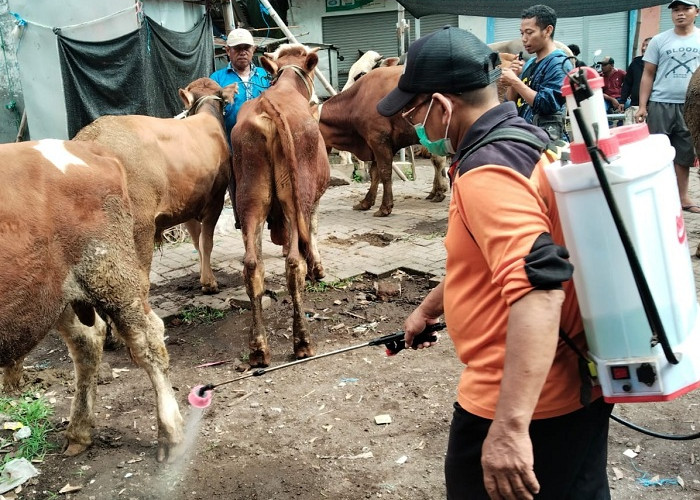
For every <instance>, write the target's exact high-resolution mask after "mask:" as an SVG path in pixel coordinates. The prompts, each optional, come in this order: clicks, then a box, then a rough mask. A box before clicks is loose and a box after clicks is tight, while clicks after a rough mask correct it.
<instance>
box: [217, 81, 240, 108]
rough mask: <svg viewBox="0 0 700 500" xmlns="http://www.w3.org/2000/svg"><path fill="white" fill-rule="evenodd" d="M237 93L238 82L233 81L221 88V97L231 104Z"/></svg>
mask: <svg viewBox="0 0 700 500" xmlns="http://www.w3.org/2000/svg"><path fill="white" fill-rule="evenodd" d="M237 93H238V84H237V83H232V84H230V85H226V86H225V87H224V88H223V89H221V98H222V99H223V100H224V102H226V103H229V104H230V103H232V102H233V97H234V96H235V95H236V94H237Z"/></svg>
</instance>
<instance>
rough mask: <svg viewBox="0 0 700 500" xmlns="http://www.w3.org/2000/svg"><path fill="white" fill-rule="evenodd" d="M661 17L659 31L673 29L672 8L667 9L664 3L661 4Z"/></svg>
mask: <svg viewBox="0 0 700 500" xmlns="http://www.w3.org/2000/svg"><path fill="white" fill-rule="evenodd" d="M661 7H662V8H661V19H660V20H659V33H661V32H662V31H668V30H672V29H673V19H672V18H671V9H667V8H666V7H665V6H664V5H662V6H661Z"/></svg>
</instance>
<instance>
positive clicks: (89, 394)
mask: <svg viewBox="0 0 700 500" xmlns="http://www.w3.org/2000/svg"><path fill="white" fill-rule="evenodd" d="M93 314H94V316H95V322H94V326H86V325H84V324H83V323H81V322H80V320H79V319H78V316H77V315H76V313H75V311H74V309H73V306H71V305H68V306H66V308H65V309H64V310H63V312H62V313H61V316H60V317H59V319H58V321H57V323H56V328H57V330H58V332H59V333H60V334H61V337H63V340H64V341H65V343H66V345H67V346H68V352H69V354H70V357H71V359H72V360H73V369H74V370H75V397H74V398H73V402H72V403H71V410H70V423H69V424H68V428H67V429H66V441H67V442H66V447H65V450H64V451H63V454H64V455H67V456H74V455H77V454H79V453H82V452H83V451H85V450H86V449H87V448H88V446H90V444H92V437H91V435H90V434H91V430H92V427H93V426H94V418H95V415H94V406H95V398H96V396H97V372H98V370H99V367H100V362H101V361H102V345H103V344H104V340H105V336H106V335H107V325H106V324H105V322H104V321H103V320H102V318H100V317H99V316H98V315H97V314H95V313H94V312H93Z"/></svg>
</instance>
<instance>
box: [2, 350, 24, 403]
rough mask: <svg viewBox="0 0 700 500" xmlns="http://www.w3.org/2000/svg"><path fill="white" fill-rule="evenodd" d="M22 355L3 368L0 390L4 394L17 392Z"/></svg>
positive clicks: (20, 378)
mask: <svg viewBox="0 0 700 500" xmlns="http://www.w3.org/2000/svg"><path fill="white" fill-rule="evenodd" d="M23 368H24V356H22V357H21V358H19V359H15V360H13V361H12V362H11V363H10V364H9V365H7V366H5V367H4V369H3V378H2V390H3V392H5V393H6V394H19V393H20V388H21V385H22V369H23Z"/></svg>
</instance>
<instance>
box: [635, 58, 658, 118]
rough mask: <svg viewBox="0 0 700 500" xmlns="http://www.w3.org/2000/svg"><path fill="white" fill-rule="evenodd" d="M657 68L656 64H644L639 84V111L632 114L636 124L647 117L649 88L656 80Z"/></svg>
mask: <svg viewBox="0 0 700 500" xmlns="http://www.w3.org/2000/svg"><path fill="white" fill-rule="evenodd" d="M657 68H658V66H657V65H656V64H652V63H650V62H645V63H644V72H643V73H642V79H641V81H640V82H639V109H638V110H637V112H636V113H635V114H634V117H635V119H636V120H637V121H638V122H640V121H644V120H645V119H646V117H647V104H649V97H650V96H651V88H652V86H653V85H654V78H656V70H657Z"/></svg>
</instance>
